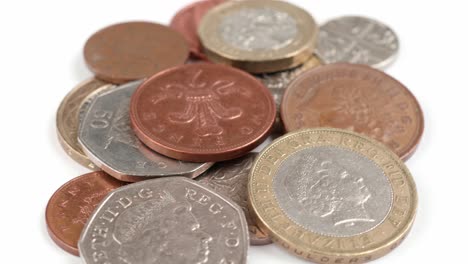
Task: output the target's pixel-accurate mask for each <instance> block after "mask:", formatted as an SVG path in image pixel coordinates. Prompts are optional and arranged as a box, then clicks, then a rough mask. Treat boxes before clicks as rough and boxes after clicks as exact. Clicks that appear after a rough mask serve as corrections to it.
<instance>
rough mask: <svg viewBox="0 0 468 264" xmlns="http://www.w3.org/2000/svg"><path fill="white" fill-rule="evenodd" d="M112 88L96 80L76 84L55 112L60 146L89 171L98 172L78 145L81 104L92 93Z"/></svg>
mask: <svg viewBox="0 0 468 264" xmlns="http://www.w3.org/2000/svg"><path fill="white" fill-rule="evenodd" d="M110 86H112V85H111V84H109V83H106V82H103V81H100V80H98V79H94V78H92V79H89V80H86V81H84V82H82V83H80V84H78V85H77V86H76V87H75V88H74V89H73V90H71V91H70V92H69V93H68V94H67V95H66V96H65V98H64V99H63V100H62V103H60V106H59V108H58V110H57V116H56V126H57V136H58V139H59V142H60V145H61V146H62V148H63V149H64V150H65V152H66V153H67V154H68V156H70V157H71V158H72V159H73V160H75V161H76V162H78V163H79V164H81V165H83V166H85V167H86V168H88V169H91V170H99V168H98V167H97V166H96V165H94V164H93V163H92V162H91V161H90V160H89V159H88V157H87V156H86V155H85V154H84V152H83V150H82V148H81V146H80V145H79V144H78V137H77V135H78V126H79V112H80V108H81V105H82V103H83V102H84V101H85V100H86V98H88V96H89V95H90V94H92V93H93V92H95V91H97V90H100V89H101V88H105V87H110Z"/></svg>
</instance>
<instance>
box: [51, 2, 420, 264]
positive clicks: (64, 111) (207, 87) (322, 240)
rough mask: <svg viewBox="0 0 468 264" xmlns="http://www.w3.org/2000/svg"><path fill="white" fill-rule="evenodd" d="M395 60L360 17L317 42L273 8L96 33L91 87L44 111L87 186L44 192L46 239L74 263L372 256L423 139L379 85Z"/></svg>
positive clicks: (387, 42) (89, 48)
mask: <svg viewBox="0 0 468 264" xmlns="http://www.w3.org/2000/svg"><path fill="white" fill-rule="evenodd" d="M398 48H399V43H398V38H397V36H396V34H395V33H394V32H393V31H392V30H391V29H390V28H389V27H387V26H385V25H384V24H382V23H380V22H377V21H375V20H373V19H369V18H365V17H358V16H347V17H340V18H336V19H333V20H330V21H329V22H327V23H325V24H323V25H322V26H320V27H319V26H318V25H317V23H316V22H315V20H314V18H313V17H312V15H311V14H309V13H308V12H307V11H305V10H303V9H301V8H300V7H297V6H294V5H292V4H290V3H287V2H284V1H276V0H250V1H222V0H203V1H199V2H195V3H193V4H192V5H190V6H188V7H186V8H184V9H182V10H181V11H180V12H179V13H178V14H176V15H175V16H174V18H173V20H172V22H171V24H170V26H164V25H160V24H155V23H151V22H124V23H120V24H115V25H112V26H109V27H107V28H104V29H102V30H100V31H98V32H97V33H95V34H94V35H92V36H91V37H90V38H89V40H88V41H87V43H86V45H85V47H84V60H85V62H86V64H87V65H88V67H89V69H90V70H91V71H92V72H93V73H94V74H95V77H94V78H93V79H90V80H87V81H85V82H83V83H81V84H80V85H78V86H77V87H76V88H75V89H73V90H72V91H71V92H70V93H69V94H68V95H67V96H66V97H65V99H64V100H63V102H62V104H61V105H60V107H59V110H58V113H57V132H58V136H59V140H60V142H61V144H62V146H63V147H64V149H65V150H66V152H67V154H68V155H69V156H70V157H72V158H73V159H74V160H76V161H77V162H78V163H80V164H82V165H84V166H86V167H88V168H89V169H91V170H93V171H94V172H90V173H88V174H85V175H82V176H79V177H77V178H75V179H72V180H71V181H69V182H68V183H66V184H65V185H63V186H62V187H60V189H58V190H57V191H56V192H55V193H54V194H53V196H52V197H51V199H50V201H49V203H48V205H47V209H46V220H47V221H46V222H47V227H48V231H49V234H50V235H51V237H52V239H53V240H54V241H55V242H56V243H57V244H58V245H59V246H60V247H62V248H63V249H64V250H66V251H68V252H70V253H72V254H74V255H79V256H81V257H82V259H83V260H84V262H85V263H132V264H139V263H246V260H247V251H248V246H249V244H250V245H251V246H257V245H266V244H270V243H273V242H275V243H277V244H278V245H280V246H282V247H284V248H285V249H288V250H289V251H290V252H291V253H292V254H295V255H298V256H300V257H303V258H305V259H307V260H310V261H312V262H315V263H363V262H367V261H371V260H374V259H376V258H379V257H381V256H383V255H385V254H387V253H389V252H390V251H391V250H393V249H394V248H396V247H397V246H398V245H399V244H400V243H401V242H402V240H403V239H404V238H405V237H406V236H407V234H408V232H409V231H410V229H411V226H412V224H413V222H414V218H415V213H416V208H417V192H416V187H415V183H414V181H413V178H412V176H411V174H410V172H409V171H408V169H407V167H406V166H405V164H404V163H403V160H406V159H408V158H410V156H411V155H412V154H413V153H414V152H415V150H416V147H417V145H418V143H419V141H420V139H421V137H422V133H423V127H424V120H423V115H422V111H421V108H420V106H419V104H418V102H417V100H416V98H415V97H414V96H413V95H412V93H411V92H410V91H409V90H408V89H407V88H406V87H405V86H404V85H403V84H401V83H400V82H399V81H397V80H396V79H394V78H392V77H390V76H389V75H387V74H385V73H384V72H382V71H380V70H379V69H383V68H384V67H386V66H387V65H389V64H390V63H391V62H392V61H393V60H394V59H395V57H396V54H397V51H398ZM269 136H270V137H275V138H276V137H278V138H277V139H276V140H274V141H273V143H271V144H270V145H268V146H267V147H266V148H265V149H264V150H263V151H261V152H260V153H254V152H252V151H253V150H254V149H255V148H256V147H258V146H259V145H260V144H261V143H263V142H264V141H265V140H266V139H267V138H268V137H269Z"/></svg>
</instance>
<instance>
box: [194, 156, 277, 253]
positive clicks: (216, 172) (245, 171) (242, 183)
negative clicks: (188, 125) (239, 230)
mask: <svg viewBox="0 0 468 264" xmlns="http://www.w3.org/2000/svg"><path fill="white" fill-rule="evenodd" d="M256 157H257V154H256V153H249V154H247V155H245V156H243V157H240V158H238V159H235V160H229V161H224V162H219V163H216V164H215V165H214V166H213V167H212V168H210V169H209V170H208V171H206V172H205V173H203V174H202V175H200V177H198V178H197V182H199V183H201V184H202V185H204V186H208V187H210V188H211V189H213V190H214V191H216V192H217V193H219V194H222V195H224V196H226V197H228V198H230V199H231V200H232V201H233V202H235V203H236V204H238V205H239V206H240V207H241V208H242V210H244V214H245V217H246V218H247V223H248V225H249V232H250V244H251V245H266V244H270V243H271V239H270V238H269V237H268V235H266V234H265V233H263V232H262V231H261V230H260V229H259V228H258V226H257V224H256V223H255V220H254V219H253V217H252V215H251V213H250V210H249V208H248V203H247V182H248V180H249V173H250V169H251V168H252V164H253V162H254V160H255V158H256Z"/></svg>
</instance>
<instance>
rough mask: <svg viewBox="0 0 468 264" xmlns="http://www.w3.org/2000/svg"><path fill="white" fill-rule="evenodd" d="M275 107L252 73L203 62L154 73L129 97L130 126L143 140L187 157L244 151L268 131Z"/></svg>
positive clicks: (162, 150)
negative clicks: (130, 98)
mask: <svg viewBox="0 0 468 264" xmlns="http://www.w3.org/2000/svg"><path fill="white" fill-rule="evenodd" d="M275 111H276V109H275V102H274V100H273V97H272V95H271V93H270V92H269V90H267V88H266V87H265V86H264V85H263V84H262V83H261V82H260V81H258V80H256V79H255V77H252V76H251V75H249V74H248V73H245V72H243V71H240V70H237V69H234V68H231V67H229V66H223V65H216V64H208V63H198V64H188V65H185V66H180V67H176V68H173V69H170V70H166V71H164V72H161V73H159V74H156V75H154V76H153V77H151V78H150V79H148V80H147V81H145V82H144V83H143V84H142V85H141V86H140V87H139V88H138V89H137V91H136V92H135V93H134V95H133V97H132V100H131V103H130V117H131V121H132V126H133V128H134V130H135V132H136V135H137V136H138V137H139V138H140V140H141V141H142V142H143V143H145V144H146V145H147V146H148V147H150V148H151V149H153V150H155V151H156V152H159V153H161V154H163V155H166V156H169V157H171V158H174V159H179V160H184V161H193V162H209V161H223V160H229V159H233V158H237V157H240V156H243V155H244V154H246V153H248V152H249V151H250V150H252V149H254V148H255V147H257V146H258V145H260V144H261V143H262V142H263V141H264V140H265V139H266V138H267V137H268V134H269V132H270V130H271V128H272V126H273V123H274V121H275Z"/></svg>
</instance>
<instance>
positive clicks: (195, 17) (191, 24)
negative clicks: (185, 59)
mask: <svg viewBox="0 0 468 264" xmlns="http://www.w3.org/2000/svg"><path fill="white" fill-rule="evenodd" d="M224 2H225V0H202V1H197V2H195V3H192V4H190V5H188V6H186V7H185V8H183V9H181V10H180V11H179V12H177V14H176V15H175V16H174V17H173V18H172V21H171V24H170V26H171V28H173V29H175V30H177V31H178V32H179V33H181V34H182V35H183V36H184V37H185V39H186V40H187V42H188V44H189V47H190V52H191V55H192V56H193V57H195V58H199V59H203V60H206V59H207V58H206V56H205V54H203V48H202V45H201V43H200V39H199V38H198V25H200V21H201V20H202V18H203V16H204V15H205V14H206V13H207V12H208V11H209V10H210V9H212V8H213V7H215V6H217V5H219V4H221V3H224Z"/></svg>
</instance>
